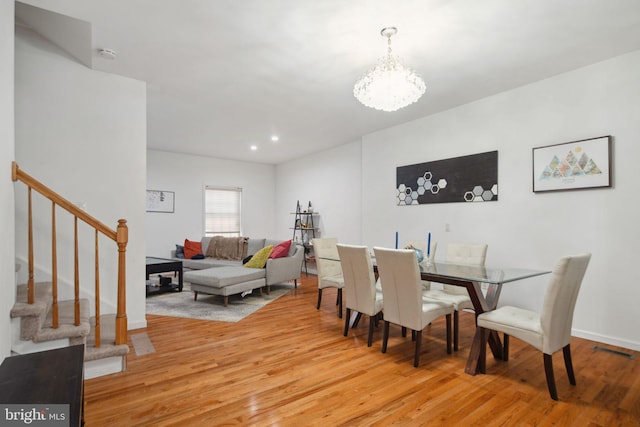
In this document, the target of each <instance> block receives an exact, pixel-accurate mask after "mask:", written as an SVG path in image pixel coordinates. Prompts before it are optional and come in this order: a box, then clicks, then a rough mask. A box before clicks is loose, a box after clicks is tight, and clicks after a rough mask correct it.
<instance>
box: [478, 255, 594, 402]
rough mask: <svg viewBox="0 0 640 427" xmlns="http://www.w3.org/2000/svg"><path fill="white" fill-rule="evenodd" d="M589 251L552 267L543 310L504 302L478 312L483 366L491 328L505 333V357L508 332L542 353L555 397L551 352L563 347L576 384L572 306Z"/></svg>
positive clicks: (507, 348)
mask: <svg viewBox="0 0 640 427" xmlns="http://www.w3.org/2000/svg"><path fill="white" fill-rule="evenodd" d="M590 259H591V254H590V253H585V254H582V255H577V256H567V257H563V258H561V259H560V261H558V263H557V264H556V266H555V268H554V269H553V272H552V276H551V279H550V283H549V285H548V287H547V291H546V292H545V296H544V303H543V305H542V311H541V312H540V313H536V312H533V311H530V310H525V309H522V308H518V307H512V306H503V307H500V308H498V309H496V310H493V311H488V312H485V313H482V314H480V315H479V316H478V319H477V320H478V327H479V328H480V338H481V342H482V347H481V351H480V362H479V364H480V370H481V372H484V371H485V366H486V357H487V356H486V353H487V350H486V347H487V346H486V342H487V339H488V333H489V331H488V330H494V331H498V332H503V333H504V350H503V360H508V359H509V336H514V337H516V338H519V339H521V340H522V341H524V342H526V343H528V344H531V345H532V346H533V347H535V348H537V349H538V350H540V351H541V352H542V354H543V360H544V371H545V374H546V378H547V387H548V389H549V394H550V396H551V398H552V399H553V400H558V392H557V391H556V382H555V376H554V374H553V360H552V355H553V353H555V352H556V351H558V350H560V349H562V352H563V355H564V364H565V368H566V370H567V375H568V377H569V383H571V385H576V379H575V375H574V373H573V363H572V362H571V347H570V343H571V325H572V322H573V310H574V308H575V305H576V299H577V298H578V292H579V291H580V285H581V284H582V279H583V278H584V275H585V272H586V270H587V266H588V265H589V260H590Z"/></svg>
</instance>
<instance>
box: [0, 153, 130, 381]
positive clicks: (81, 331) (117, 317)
mask: <svg viewBox="0 0 640 427" xmlns="http://www.w3.org/2000/svg"><path fill="white" fill-rule="evenodd" d="M12 175H13V176H12V178H13V181H20V182H23V183H24V184H26V186H27V191H28V214H27V216H28V218H27V222H28V240H29V241H28V256H27V258H28V260H27V261H26V262H27V266H28V281H27V283H25V284H20V285H18V286H17V290H16V302H15V304H14V306H13V308H12V309H11V313H10V316H11V319H12V320H11V322H12V329H13V338H12V347H11V350H12V352H14V353H17V354H25V353H32V352H36V351H43V350H50V349H53V348H59V347H64V346H69V345H77V344H84V345H85V355H84V360H85V378H86V379H89V378H95V377H98V376H102V375H107V374H111V373H115V372H122V371H124V370H125V368H126V354H127V353H128V352H129V347H128V345H127V317H126V307H125V289H126V278H125V277H126V276H125V261H126V257H125V256H126V245H127V240H128V238H127V234H128V232H127V226H126V221H125V220H122V219H121V220H119V221H118V226H117V230H112V229H110V228H109V227H107V226H105V225H104V224H102V223H101V222H99V221H98V220H96V219H95V218H93V217H92V216H90V215H89V214H87V213H86V212H85V211H83V210H81V209H80V208H78V207H77V206H75V205H74V204H72V203H70V202H69V201H67V200H66V199H64V198H63V197H61V196H59V195H58V194H57V193H55V192H53V191H52V190H51V189H49V188H48V187H46V186H44V185H43V184H41V183H40V182H38V181H37V180H35V179H34V178H33V177H31V176H29V175H28V174H26V173H25V172H23V171H22V170H20V169H19V168H18V166H17V164H16V163H15V162H14V163H13V168H12ZM32 190H35V191H37V192H38V193H39V194H40V195H42V196H44V197H45V198H47V199H49V200H51V202H52V212H51V218H52V219H51V225H50V226H51V242H52V250H51V258H52V259H51V281H50V282H35V281H34V268H35V266H34V264H35V263H34V253H33V252H34V249H33V248H34V245H33V221H34V218H33V212H32ZM59 210H62V211H64V212H65V213H66V214H70V215H72V216H73V218H74V239H73V240H74V242H73V246H74V248H73V249H74V250H73V255H74V260H73V262H74V272H75V277H74V280H73V282H74V283H73V284H72V285H71V286H70V287H72V288H73V294H74V297H73V299H69V300H60V301H59V300H58V280H59V278H58V272H57V270H58V269H57V265H58V260H57V238H56V237H57V235H56V211H59ZM78 220H80V221H83V222H84V223H85V224H87V225H88V226H89V227H90V228H91V229H93V230H95V265H94V266H93V267H94V269H95V283H94V284H93V289H92V290H91V293H92V294H93V295H94V296H95V301H93V303H92V301H90V300H89V299H86V298H80V276H79V267H78V263H79V261H78V260H79V256H78V251H79V244H78ZM99 234H100V235H103V236H107V237H108V238H109V239H111V240H113V241H114V242H115V244H116V249H117V251H118V262H117V264H118V266H117V271H118V280H117V282H118V283H117V307H116V313H113V314H101V306H102V305H106V304H103V302H102V301H101V299H100V272H101V271H103V270H101V267H100V266H99V263H98V259H99V256H98V254H99V244H98V235H99ZM66 249H68V248H66ZM67 252H68V250H67ZM17 266H18V264H17ZM111 268H112V269H113V266H111ZM83 289H84V290H85V291H86V289H85V287H83Z"/></svg>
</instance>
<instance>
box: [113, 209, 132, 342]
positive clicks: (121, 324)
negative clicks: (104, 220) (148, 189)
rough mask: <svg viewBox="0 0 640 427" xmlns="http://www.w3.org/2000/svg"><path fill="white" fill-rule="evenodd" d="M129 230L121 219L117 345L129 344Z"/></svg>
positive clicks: (117, 230)
mask: <svg viewBox="0 0 640 427" xmlns="http://www.w3.org/2000/svg"><path fill="white" fill-rule="evenodd" d="M128 241H129V230H128V228H127V220H125V219H119V220H118V227H117V229H116V243H117V244H118V307H117V314H116V345H121V344H126V343H127V278H126V272H127V270H126V262H127V256H126V254H127V242H128Z"/></svg>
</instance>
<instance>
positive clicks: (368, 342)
mask: <svg viewBox="0 0 640 427" xmlns="http://www.w3.org/2000/svg"><path fill="white" fill-rule="evenodd" d="M374 324H375V316H369V338H368V339H367V347H371V344H373V325H374Z"/></svg>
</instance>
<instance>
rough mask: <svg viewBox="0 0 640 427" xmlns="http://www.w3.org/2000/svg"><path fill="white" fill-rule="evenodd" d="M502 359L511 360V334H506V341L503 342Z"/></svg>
mask: <svg viewBox="0 0 640 427" xmlns="http://www.w3.org/2000/svg"><path fill="white" fill-rule="evenodd" d="M502 360H504V361H505V362H506V361H508V360H509V335H508V334H504V343H503V344H502Z"/></svg>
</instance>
